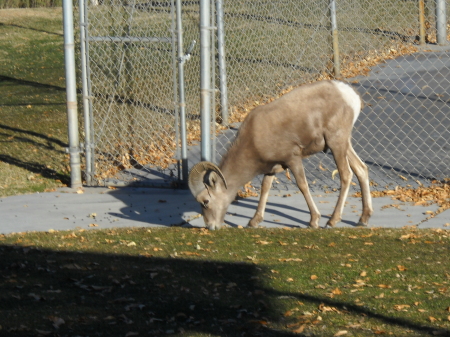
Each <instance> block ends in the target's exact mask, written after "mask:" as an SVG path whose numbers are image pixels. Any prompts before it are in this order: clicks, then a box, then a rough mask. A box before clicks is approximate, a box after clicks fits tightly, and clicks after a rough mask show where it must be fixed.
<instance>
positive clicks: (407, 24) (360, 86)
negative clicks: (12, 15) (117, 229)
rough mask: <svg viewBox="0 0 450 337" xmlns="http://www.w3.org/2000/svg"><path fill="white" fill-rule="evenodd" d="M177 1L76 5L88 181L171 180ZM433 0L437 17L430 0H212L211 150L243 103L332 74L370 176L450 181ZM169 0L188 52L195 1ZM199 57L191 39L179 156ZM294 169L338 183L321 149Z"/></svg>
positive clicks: (216, 156)
mask: <svg viewBox="0 0 450 337" xmlns="http://www.w3.org/2000/svg"><path fill="white" fill-rule="evenodd" d="M176 2H177V1H175V0H173V1H170V0H165V1H150V2H148V1H146V2H144V1H137V0H136V1H127V2H122V1H111V0H108V1H103V2H100V3H98V2H90V3H89V5H88V6H86V7H87V15H86V17H87V26H86V27H87V30H86V31H87V32H88V34H89V36H88V37H87V41H88V44H87V46H88V48H89V50H88V53H87V55H89V57H88V61H89V62H88V63H89V64H88V68H87V69H89V72H90V73H89V78H90V83H91V84H90V88H91V90H90V97H91V102H90V104H91V105H92V106H91V116H92V119H93V124H92V125H93V126H92V128H93V132H92V135H93V140H92V142H91V143H92V144H93V145H92V149H93V151H92V152H93V154H94V155H95V158H94V160H93V164H92V165H93V166H92V167H93V168H92V171H91V173H90V176H91V177H92V179H93V181H94V182H95V183H106V182H107V181H110V182H111V181H116V182H117V181H120V180H122V181H123V180H124V181H127V182H130V181H144V180H145V178H146V177H147V178H148V176H149V174H151V173H155V172H156V173H158V174H161V175H164V176H165V177H170V176H175V178H178V177H180V176H179V175H178V174H179V173H178V171H177V165H176V163H177V162H179V159H180V156H179V155H178V156H177V153H178V152H177V151H178V148H179V146H180V143H181V142H180V141H179V140H178V139H179V138H178V135H179V130H180V128H181V126H180V125H178V124H177V122H178V112H179V109H178V106H179V104H178V103H177V104H175V103H174V102H178V101H177V100H178V98H177V93H178V92H179V90H180V88H179V87H178V88H176V87H175V86H174V84H175V83H180V81H178V78H177V76H176V75H177V74H178V71H177V69H176V67H177V64H178V62H179V61H180V60H179V59H178V58H177V57H175V55H177V53H178V51H176V50H175V49H176V48H175V46H176V45H175V41H176V39H177V36H176V35H175V33H174V32H175V29H176V27H175V26H176V25H175V23H174V17H175V14H174V12H175V5H176ZM217 2H218V1H211V9H213V10H212V11H211V26H216V23H217V17H216V15H217V12H216V11H215V10H214V9H215V8H216V4H217ZM442 3H444V13H441V14H443V17H444V18H445V17H449V16H448V14H449V13H445V12H446V11H447V10H448V6H447V9H445V1H441V0H438V1H435V0H433V1H430V0H428V1H427V0H394V1H393V0H375V1H373V0H337V1H331V0H305V1H293V0H275V1H274V0H271V1H265V0H262V1H240V0H235V1H224V2H223V10H224V11H223V22H224V30H223V32H224V44H223V45H222V47H224V51H225V52H224V54H220V55H219V54H218V52H217V51H218V49H217V41H220V39H218V36H217V35H216V34H211V45H212V46H213V49H214V50H213V52H212V56H211V60H212V61H213V62H211V63H212V64H213V66H212V68H211V70H212V77H213V82H214V85H215V87H216V88H221V86H220V85H219V82H220V81H221V80H223V75H224V74H223V73H221V75H220V76H219V71H217V68H216V67H215V66H214V64H216V65H217V64H218V63H219V62H214V61H220V57H224V59H225V65H226V83H227V96H226V98H227V100H225V101H224V100H222V99H221V98H223V97H221V94H223V92H220V91H216V94H214V95H212V101H211V103H212V104H211V106H212V110H213V118H212V121H211V122H212V123H211V125H212V126H213V127H212V137H213V138H214V139H213V142H212V147H213V150H212V153H213V160H214V161H216V162H219V161H220V157H221V155H222V154H223V153H224V151H225V150H226V148H227V147H228V146H229V145H230V143H231V142H232V138H233V136H234V134H235V130H236V128H237V127H238V126H239V123H240V122H241V121H242V119H243V118H244V117H245V115H246V114H247V113H248V112H249V111H250V110H251V109H252V108H253V107H255V106H257V105H260V104H265V103H267V102H269V101H271V100H273V99H274V98H276V97H278V96H280V95H282V94H283V93H285V92H287V91H289V90H290V89H291V88H293V87H296V86H298V85H301V84H302V83H307V82H311V81H316V80H322V79H330V78H334V77H335V75H336V72H338V73H339V74H337V75H338V77H340V78H341V79H344V80H346V81H349V82H350V83H351V84H352V85H353V86H354V88H355V89H356V90H357V91H358V92H359V93H360V94H361V96H362V98H363V100H364V101H365V103H366V105H365V108H364V109H363V113H362V114H361V115H360V118H359V120H358V122H357V123H356V125H355V130H354V134H353V143H354V147H355V149H356V151H357V152H358V154H359V155H360V156H361V158H362V159H363V160H364V161H365V162H366V163H367V164H368V166H369V168H370V171H371V178H372V180H373V185H374V186H378V187H379V188H385V186H386V185H390V184H393V185H397V184H414V185H415V184H416V182H415V181H417V182H419V183H426V182H429V181H431V180H433V179H444V178H447V177H449V176H450V170H449V166H450V153H449V152H450V144H449V139H450V131H449V129H450V113H449V98H450V97H449V96H450V83H449V80H448V78H449V76H448V75H450V74H449V70H448V69H449V65H450V51H449V49H447V47H446V46H439V44H437V43H436V39H437V37H436V27H437V26H439V24H440V25H441V26H442V22H437V21H436V17H438V18H439V11H442V10H443V9H442V7H437V6H439V4H440V5H442ZM437 4H438V5H437ZM181 5H182V6H181V7H182V13H181V18H182V21H181V22H182V32H183V39H184V48H185V49H187V48H188V46H189V45H190V44H191V43H192V42H193V41H194V40H195V41H199V20H200V8H199V6H200V2H199V1H181ZM333 7H334V8H333ZM331 9H335V12H334V13H333V11H332V10H331ZM219 14H220V13H219ZM437 14H438V15H437ZM445 14H447V15H445ZM333 15H334V16H333ZM441 20H442V17H441ZM445 20H446V19H445ZM438 21H439V20H438ZM332 23H333V24H335V26H333V25H332ZM444 27H445V28H447V21H445V22H444ZM178 28H180V27H178ZM332 28H335V29H336V28H337V29H336V30H335V31H334V34H333V32H332ZM445 35H447V30H446V31H445ZM99 37H103V39H101V38H99ZM104 37H108V38H107V39H104ZM219 37H220V36H219ZM178 38H179V36H178ZM441 44H443V43H442V41H441ZM199 59H200V57H199V48H198V44H197V46H196V47H195V49H194V50H193V52H192V58H191V59H190V60H189V61H187V62H186V63H185V68H184V76H185V80H184V88H185V105H184V104H183V107H185V108H186V112H187V123H186V127H187V131H188V133H187V144H188V145H189V147H188V149H187V152H188V158H189V162H190V164H192V163H195V162H197V161H198V160H200V150H199V148H198V142H199V139H200V109H201V107H200V96H199V87H200V72H201V71H202V69H201V68H200V60H199ZM174 75H175V76H174ZM222 88H223V87H222ZM223 102H227V106H226V107H224V106H222V104H223ZM223 116H227V118H226V119H227V120H223ZM224 125H225V126H224ZM305 167H306V169H307V176H308V178H309V181H310V182H312V183H313V184H312V186H320V187H323V186H329V187H338V181H337V180H336V181H333V180H332V179H331V176H332V172H333V170H334V168H335V165H334V162H333V160H332V156H331V155H330V154H319V155H317V156H313V157H311V158H309V159H307V162H306V163H305ZM280 180H281V181H283V176H280Z"/></svg>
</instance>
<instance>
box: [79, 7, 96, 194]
mask: <svg viewBox="0 0 450 337" xmlns="http://www.w3.org/2000/svg"><path fill="white" fill-rule="evenodd" d="M85 1H86V0H80V1H79V12H80V40H81V44H80V54H81V84H82V92H83V117H84V146H85V154H86V171H85V172H86V183H87V184H88V185H91V184H92V177H93V170H92V167H93V162H92V137H91V130H92V126H91V117H90V109H89V108H90V102H89V101H90V97H89V90H88V79H87V76H88V75H87V48H86V43H87V42H86V25H87V22H86V11H85V9H86V6H85Z"/></svg>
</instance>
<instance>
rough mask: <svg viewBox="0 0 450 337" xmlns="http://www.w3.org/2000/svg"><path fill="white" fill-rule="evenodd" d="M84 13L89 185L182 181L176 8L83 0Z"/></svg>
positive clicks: (160, 183) (82, 10) (82, 32)
mask: <svg viewBox="0 0 450 337" xmlns="http://www.w3.org/2000/svg"><path fill="white" fill-rule="evenodd" d="M79 10H80V13H81V15H80V17H81V19H80V24H81V34H82V48H81V49H82V50H81V54H82V57H84V56H85V59H84V62H82V63H83V65H84V67H85V73H86V74H85V75H86V83H84V85H85V87H86V88H87V90H86V91H87V92H88V93H87V97H88V100H85V102H84V108H85V109H87V110H88V113H86V116H88V117H85V119H87V122H88V123H87V124H86V126H85V142H86V149H87V151H86V170H85V172H86V180H87V182H88V184H101V185H108V184H112V185H118V184H119V185H120V184H139V183H142V182H143V181H146V184H147V185H149V184H150V185H155V184H156V185H165V184H170V183H171V182H176V181H177V177H178V167H177V165H176V159H175V158H176V153H177V151H178V145H179V141H178V138H179V135H178V129H177V128H178V122H179V121H178V113H177V107H176V105H175V103H174V102H176V95H177V89H176V86H175V83H176V78H175V62H176V59H175V52H176V50H175V47H174V46H175V42H176V39H175V37H174V22H175V21H174V20H175V16H174V8H173V6H171V3H170V2H164V3H160V4H159V5H156V6H153V5H152V4H151V3H148V2H142V1H127V2H124V1H117V0H108V1H90V2H87V1H86V2H84V1H82V2H81V3H80V7H79ZM83 42H84V45H83ZM85 122H86V120H85ZM88 150H89V151H88ZM158 177H162V178H163V179H159V180H158V179H153V178H158ZM156 181H159V183H155V182H156Z"/></svg>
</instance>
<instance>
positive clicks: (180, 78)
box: [176, 0, 195, 183]
mask: <svg viewBox="0 0 450 337" xmlns="http://www.w3.org/2000/svg"><path fill="white" fill-rule="evenodd" d="M176 21H177V43H178V45H177V49H178V91H179V97H178V99H179V108H180V109H179V111H180V133H181V169H182V180H183V182H184V183H187V180H188V159H187V135H186V98H185V90H184V63H185V62H186V61H187V60H188V59H189V58H190V56H191V55H190V54H191V52H192V49H193V48H194V43H195V41H194V42H193V43H192V44H191V48H189V50H188V52H187V53H186V55H185V54H184V50H183V27H182V21H181V0H177V1H176Z"/></svg>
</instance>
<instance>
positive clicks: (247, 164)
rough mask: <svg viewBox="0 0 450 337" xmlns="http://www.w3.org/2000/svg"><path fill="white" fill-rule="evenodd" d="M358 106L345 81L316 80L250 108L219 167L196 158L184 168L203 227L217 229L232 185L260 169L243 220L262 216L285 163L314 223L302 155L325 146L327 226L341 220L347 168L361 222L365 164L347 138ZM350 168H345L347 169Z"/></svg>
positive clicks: (366, 198)
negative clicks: (252, 206)
mask: <svg viewBox="0 0 450 337" xmlns="http://www.w3.org/2000/svg"><path fill="white" fill-rule="evenodd" d="M361 106H362V101H361V98H360V96H359V95H358V94H357V93H356V92H355V91H354V90H353V88H352V87H351V86H349V85H348V84H345V83H343V82H339V81H320V82H315V83H312V84H306V85H303V86H300V87H299V88H296V89H294V90H292V91H291V92H289V93H288V94H286V95H284V96H282V97H281V98H279V99H277V100H275V101H273V102H271V103H269V104H266V105H262V106H259V107H257V108H255V109H254V110H253V111H251V112H250V113H249V115H248V116H247V117H246V118H245V120H244V122H243V123H242V125H241V127H240V129H239V132H238V135H237V137H236V139H235V141H234V143H233V144H232V146H231V147H230V149H229V150H228V152H227V154H226V155H225V156H224V157H223V159H222V162H221V164H220V165H219V167H217V166H216V165H214V164H213V163H211V162H207V161H202V162H199V163H198V164H196V165H195V166H194V167H193V168H192V170H191V172H190V174H189V188H190V190H191V192H192V194H193V195H194V197H195V198H196V200H197V201H198V202H199V203H200V204H201V206H202V209H203V210H202V211H203V217H204V220H205V224H206V227H208V228H209V229H219V228H220V227H221V225H222V223H223V222H224V217H225V213H226V211H227V208H228V206H229V205H230V203H231V202H232V201H233V200H234V199H235V196H236V193H237V191H238V189H239V188H240V187H241V186H243V185H244V184H245V183H247V182H248V181H250V180H252V179H253V178H254V177H255V176H256V175H258V174H264V178H263V181H262V188H261V196H260V200H259V204H258V207H257V210H256V213H255V215H254V216H253V218H252V219H251V220H250V222H249V223H248V226H250V227H257V226H258V224H259V223H260V222H261V221H263V217H264V210H265V207H266V202H267V197H268V195H269V190H270V187H271V186H272V181H273V178H274V175H275V174H276V173H278V172H281V171H283V170H284V169H287V168H289V170H290V171H291V172H292V173H293V175H294V177H295V180H296V182H297V185H298V187H299V189H300V191H301V192H302V193H303V196H304V197H305V199H306V202H307V204H308V207H309V211H310V214H311V219H310V222H309V225H310V227H312V228H318V227H319V219H320V213H319V211H318V209H317V207H316V205H315V203H314V201H313V199H312V198H311V194H310V192H309V188H308V183H307V181H306V177H305V172H304V168H303V164H302V159H303V158H305V157H307V156H309V155H312V154H314V153H317V152H320V151H326V150H327V149H330V150H331V151H332V153H333V157H334V160H335V162H336V165H337V168H338V171H339V176H340V183H341V191H340V194H339V198H338V201H337V204H336V207H335V209H334V212H333V214H332V216H331V218H330V219H329V220H328V222H327V226H330V227H333V226H334V225H335V224H336V223H337V222H339V221H340V220H341V214H342V210H343V208H344V202H345V199H346V198H347V194H348V191H349V187H350V183H351V179H352V171H351V170H353V172H354V173H355V174H356V176H357V178H358V181H359V184H360V187H361V192H362V205H363V210H362V215H361V218H360V220H359V223H358V225H359V226H367V225H368V221H369V218H370V216H371V215H372V213H373V210H372V199H371V195H370V189H369V174H368V169H367V166H366V165H365V164H364V163H363V162H362V161H361V159H360V158H359V157H358V155H357V154H356V152H355V151H354V149H353V147H352V144H351V132H352V128H353V125H354V123H355V121H356V119H357V118H358V115H359V113H360V110H361ZM350 168H351V170H350Z"/></svg>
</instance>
